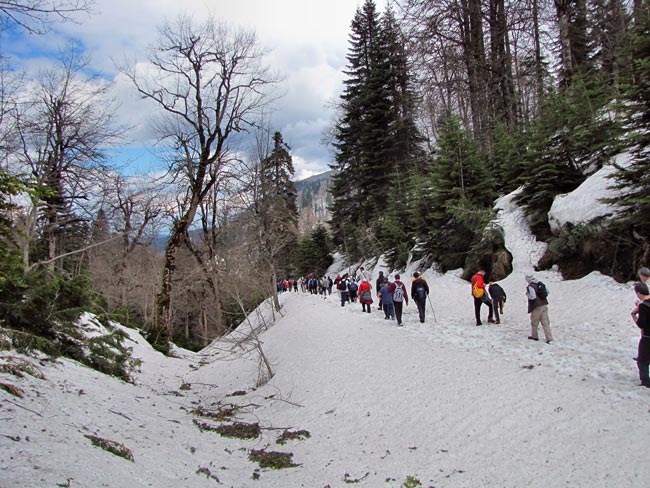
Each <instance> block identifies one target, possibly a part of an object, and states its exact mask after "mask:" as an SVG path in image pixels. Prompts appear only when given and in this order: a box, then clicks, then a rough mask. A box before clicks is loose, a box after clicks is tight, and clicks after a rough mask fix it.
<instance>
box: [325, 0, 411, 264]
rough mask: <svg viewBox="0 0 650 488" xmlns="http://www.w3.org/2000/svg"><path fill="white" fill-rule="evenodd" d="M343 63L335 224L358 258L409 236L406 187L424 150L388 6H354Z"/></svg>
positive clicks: (403, 55)
mask: <svg viewBox="0 0 650 488" xmlns="http://www.w3.org/2000/svg"><path fill="white" fill-rule="evenodd" d="M348 63H349V64H348V68H347V70H346V74H347V75H348V77H349V78H348V79H347V80H346V81H345V91H344V93H343V95H342V96H341V100H342V104H341V108H342V115H341V118H340V119H339V121H338V124H337V126H336V135H335V137H336V142H335V144H334V145H335V148H336V150H337V154H336V163H337V164H336V166H335V168H336V169H338V170H339V173H338V175H337V176H336V177H335V179H334V184H333V188H332V197H333V205H332V214H333V216H332V224H333V225H332V231H333V235H334V239H335V242H336V243H337V244H338V245H340V246H342V248H343V251H344V252H345V253H346V254H348V256H349V257H351V258H352V259H358V258H362V257H364V256H366V255H368V254H369V253H374V254H377V253H380V252H384V251H387V250H390V249H393V248H395V247H396V246H397V245H402V244H403V242H404V241H407V242H408V240H409V237H408V236H409V229H408V221H407V220H406V219H405V216H406V208H407V203H406V201H404V198H403V195H404V194H405V192H406V191H407V189H408V185H407V182H408V180H409V176H410V175H409V173H410V172H413V171H415V170H414V169H413V167H414V165H417V163H418V161H421V160H422V159H423V156H422V152H421V150H420V149H419V144H420V142H421V136H420V135H419V132H418V130H417V127H416V124H415V103H414V99H413V93H412V88H411V86H410V77H409V73H408V62H407V56H406V52H405V50H404V47H403V39H402V35H401V33H400V30H399V26H398V24H397V21H396V20H395V16H394V14H393V12H392V11H391V10H390V9H389V10H387V11H386V13H385V15H384V16H383V17H381V18H380V16H379V14H378V13H377V10H376V7H375V4H374V2H373V1H371V0H367V1H366V2H365V3H364V5H363V7H362V8H361V9H358V10H357V13H356V15H355V18H354V20H353V22H352V34H351V48H350V53H349V55H348ZM395 231H397V232H395ZM401 254H403V253H401Z"/></svg>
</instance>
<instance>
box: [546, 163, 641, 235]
mask: <svg viewBox="0 0 650 488" xmlns="http://www.w3.org/2000/svg"><path fill="white" fill-rule="evenodd" d="M629 159H630V155H629V153H622V154H619V155H617V156H616V158H615V164H616V165H618V166H623V167H625V166H626V165H628V164H629ZM614 172H616V168H615V166H614V165H606V166H603V167H602V168H601V169H600V170H598V171H596V172H595V173H594V174H593V175H591V176H590V177H589V178H587V179H586V180H585V181H584V182H583V183H582V184H581V185H580V186H579V187H578V188H576V189H575V190H574V191H572V192H571V193H565V194H563V195H558V196H557V197H555V200H554V201H553V205H551V209H550V210H549V212H548V221H549V224H550V226H551V229H553V230H559V229H561V228H562V227H563V226H564V225H565V224H573V225H576V224H586V223H589V222H591V221H592V220H594V219H597V218H599V217H607V216H610V215H613V214H615V213H616V207H615V206H613V205H609V204H606V203H603V202H601V201H600V199H603V198H613V197H615V196H616V195H617V194H618V191H617V190H614V189H612V188H610V185H612V180H611V178H609V176H611V175H612V174H613V173H614Z"/></svg>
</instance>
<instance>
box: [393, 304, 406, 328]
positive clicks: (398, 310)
mask: <svg viewBox="0 0 650 488" xmlns="http://www.w3.org/2000/svg"><path fill="white" fill-rule="evenodd" d="M393 305H394V306H395V318H396V319H397V325H402V306H403V305H404V302H393Z"/></svg>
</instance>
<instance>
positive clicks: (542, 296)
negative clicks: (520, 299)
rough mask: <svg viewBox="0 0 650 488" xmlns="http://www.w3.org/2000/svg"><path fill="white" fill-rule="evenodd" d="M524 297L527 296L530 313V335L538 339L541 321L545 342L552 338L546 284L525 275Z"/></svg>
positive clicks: (531, 338)
mask: <svg viewBox="0 0 650 488" xmlns="http://www.w3.org/2000/svg"><path fill="white" fill-rule="evenodd" d="M526 283H527V285H526V297H527V298H528V313H529V314H530V335H529V336H528V338H529V339H530V340H532V341H538V340H539V336H538V335H537V332H538V327H539V323H540V322H541V323H542V329H544V336H545V337H546V343H547V344H550V343H551V341H552V340H553V334H552V333H551V321H550V319H549V318H548V290H547V289H546V285H544V283H542V282H541V281H539V280H537V279H536V278H535V277H534V276H533V275H532V274H528V275H526Z"/></svg>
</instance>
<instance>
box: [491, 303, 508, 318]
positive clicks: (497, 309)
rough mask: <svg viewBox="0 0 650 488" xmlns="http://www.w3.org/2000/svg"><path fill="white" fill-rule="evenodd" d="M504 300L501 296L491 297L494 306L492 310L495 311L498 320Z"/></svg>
mask: <svg viewBox="0 0 650 488" xmlns="http://www.w3.org/2000/svg"><path fill="white" fill-rule="evenodd" d="M504 303H505V302H504V301H503V298H493V299H492V305H493V306H494V311H495V313H496V315H495V316H496V318H497V320H499V313H503V304H504Z"/></svg>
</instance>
